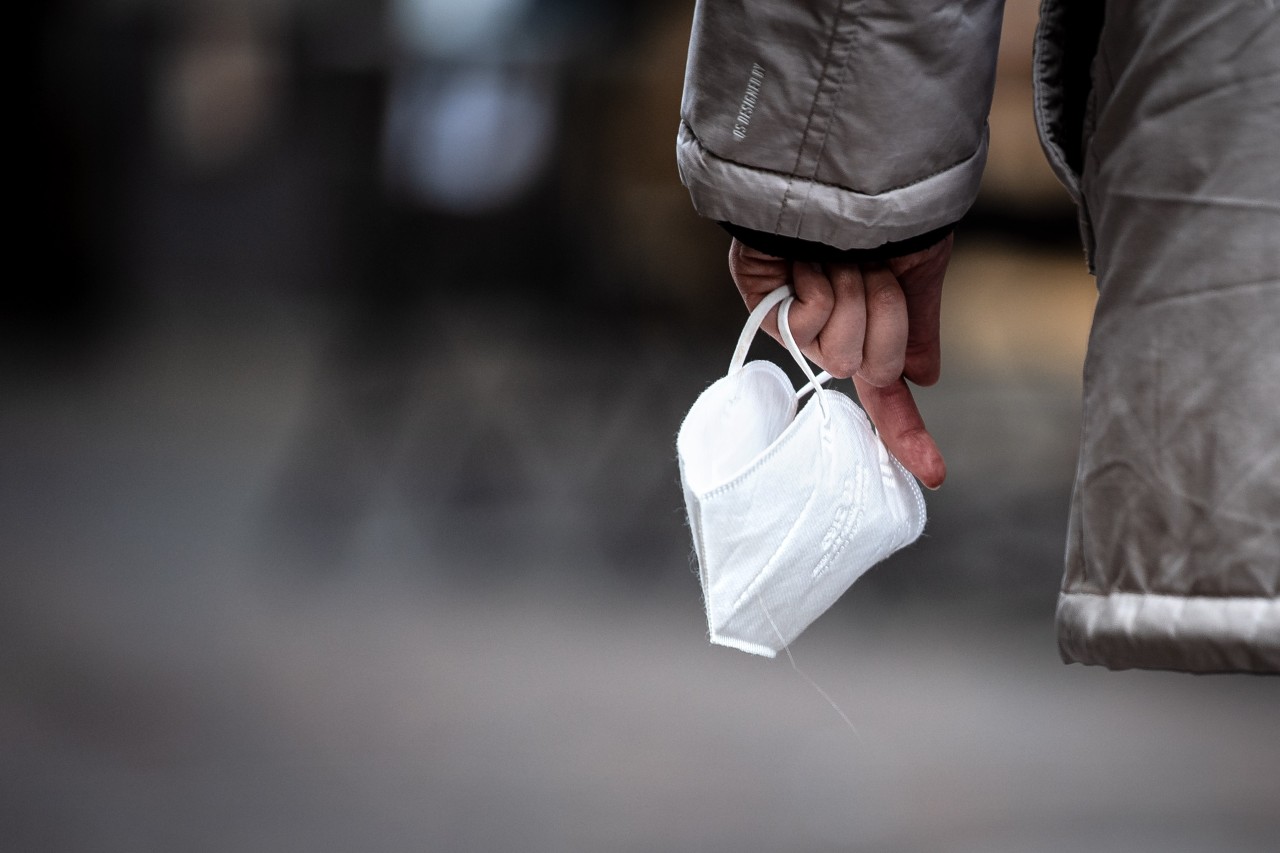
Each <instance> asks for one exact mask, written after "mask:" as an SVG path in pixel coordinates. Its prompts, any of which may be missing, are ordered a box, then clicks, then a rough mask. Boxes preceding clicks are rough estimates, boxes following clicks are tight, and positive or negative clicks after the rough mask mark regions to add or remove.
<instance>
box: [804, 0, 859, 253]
mask: <svg viewBox="0 0 1280 853" xmlns="http://www.w3.org/2000/svg"><path fill="white" fill-rule="evenodd" d="M843 10H844V7H843V6H842V7H841V12H842V13H843ZM839 25H840V16H837V18H836V29H837V30H838V29H839ZM857 35H858V33H857V30H856V29H855V30H854V31H853V32H852V33H850V35H849V41H848V44H847V45H846V46H845V56H844V62H842V63H840V74H839V77H838V78H837V80H836V89H835V91H834V92H832V93H831V110H833V111H834V110H835V109H836V107H837V106H838V105H839V103H840V95H841V94H842V93H843V92H844V87H845V84H846V83H848V82H849V77H850V74H849V66H850V65H851V64H852V61H853V54H854V42H855V41H856V40H857ZM833 41H834V40H833ZM825 80H826V74H825V73H824V74H823V81H825ZM818 85H819V88H821V86H822V83H821V82H819V84H818ZM815 100H816V98H815ZM834 123H835V122H834V121H833V119H832V117H831V115H828V116H827V121H826V124H825V125H824V126H823V128H822V139H821V140H820V141H819V143H818V151H817V153H816V154H815V155H814V157H813V172H812V174H810V175H809V176H808V178H807V179H806V180H808V182H809V184H808V189H807V190H806V192H805V194H804V203H803V204H802V205H801V207H800V219H801V221H803V219H804V212H805V211H806V210H807V209H808V208H809V197H810V196H812V195H813V185H814V183H815V181H816V179H817V177H818V167H819V166H820V165H821V164H822V155H823V154H825V153H826V150H827V140H828V139H830V138H831V125H832V124H834ZM799 227H800V223H799V222H797V223H796V230H797V231H799Z"/></svg>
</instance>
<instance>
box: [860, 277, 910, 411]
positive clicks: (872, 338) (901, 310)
mask: <svg viewBox="0 0 1280 853" xmlns="http://www.w3.org/2000/svg"><path fill="white" fill-rule="evenodd" d="M862 278H863V281H864V282H865V283H866V301H867V319H866V323H867V332H866V340H865V342H864V343H863V345H862V366H861V367H860V368H859V369H858V376H861V377H862V378H863V379H864V380H866V381H867V382H868V383H870V384H872V385H875V386H877V387H884V386H886V385H888V384H890V383H891V382H893V381H894V380H896V379H897V378H898V377H899V376H901V375H902V368H903V362H904V357H905V352H906V349H907V300H906V298H905V297H904V296H903V294H902V288H901V287H899V286H898V279H897V277H896V276H894V274H893V273H892V272H890V271H889V270H888V269H885V268H883V267H873V268H870V269H865V270H864V271H863V276H862Z"/></svg>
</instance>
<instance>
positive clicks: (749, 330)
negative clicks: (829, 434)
mask: <svg viewBox="0 0 1280 853" xmlns="http://www.w3.org/2000/svg"><path fill="white" fill-rule="evenodd" d="M794 301H795V297H794V296H792V292H791V286H790V285H786V284H784V285H782V287H779V288H777V289H776V290H773V291H771V292H769V293H768V294H767V295H766V296H765V297H764V299H761V300H760V303H759V304H758V305H756V307H755V308H753V309H752V311H751V314H750V316H748V317H747V324H746V325H745V326H743V327H742V334H741V335H740V336H739V337H738V346H737V347H736V348H735V349H734V351H733V358H732V359H731V360H730V362H729V374H730V375H732V374H734V373H737V372H738V371H739V370H741V369H742V366H743V365H744V364H746V362H747V350H748V349H750V348H751V341H752V340H754V339H755V336H756V333H757V332H759V331H760V325H761V324H762V323H764V318H765V317H767V316H769V312H770V311H772V310H773V308H774V306H775V305H779V304H781V305H782V308H781V309H780V310H779V312H778V329H779V330H780V331H781V332H782V340H783V343H784V344H785V345H786V347H787V351H788V352H790V353H791V357H792V358H794V359H795V360H796V363H797V364H799V365H800V369H801V370H803V371H804V375H805V378H806V379H808V380H809V381H808V382H807V383H806V384H805V385H804V387H802V388H801V389H800V390H799V391H797V392H796V399H797V400H799V399H801V398H803V397H804V396H805V395H806V394H808V393H809V392H810V391H813V390H814V389H816V388H819V387H820V386H821V385H822V384H823V383H824V382H827V381H828V380H830V379H831V374H830V373H827V372H826V371H825V370H824V371H822V372H821V373H819V374H818V375H816V376H815V375H814V373H813V369H812V368H810V367H809V362H808V361H807V360H806V359H805V357H804V354H803V353H802V352H800V347H798V346H797V345H796V339H795V336H794V335H792V334H791V323H790V321H789V320H788V319H787V318H788V316H789V313H790V309H791V303H792V302H794ZM818 404H819V405H820V406H822V413H823V414H824V415H825V414H826V413H827V404H826V402H825V401H824V400H823V399H822V395H821V394H819V395H818Z"/></svg>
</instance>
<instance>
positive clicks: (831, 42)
mask: <svg viewBox="0 0 1280 853" xmlns="http://www.w3.org/2000/svg"><path fill="white" fill-rule="evenodd" d="M844 12H845V4H844V3H841V4H840V6H839V8H838V9H837V11H836V15H835V18H834V19H832V21H831V34H830V35H829V36H827V49H826V50H825V51H824V52H823V55H822V75H821V76H820V77H819V78H818V85H817V86H815V87H814V89H813V100H812V101H811V102H810V104H809V115H808V116H807V117H806V118H805V122H804V133H802V134H800V145H799V146H797V147H796V164H795V165H794V166H792V167H791V174H790V175H789V176H788V180H787V188H786V189H785V190H783V192H782V202H781V203H780V204H779V205H778V218H777V219H776V220H774V223H773V233H775V234H779V233H781V228H782V217H783V215H785V214H786V212H787V202H788V200H789V199H790V197H791V186H792V184H793V183H795V181H796V178H797V177H799V175H798V172H799V171H800V162H801V160H803V159H804V152H805V149H806V148H807V147H808V142H809V129H810V128H811V127H813V117H814V115H815V114H816V113H817V111H818V100H819V98H820V97H821V96H822V84H823V83H825V82H826V80H827V75H828V74H829V73H830V70H831V51H832V49H833V48H834V46H835V43H836V34H837V33H838V32H839V31H840V20H841V19H842V18H843V17H844ZM829 121H830V118H829V117H828V122H829ZM694 138H695V139H696V138H697V137H694ZM698 144H699V145H701V144H702V143H698ZM704 148H705V146H704ZM814 170H815V171H814V174H817V171H816V170H817V164H816V161H815V164H814ZM808 180H813V178H812V177H810V178H809V179H808ZM790 236H792V237H795V236H797V235H795V234H792V235H790Z"/></svg>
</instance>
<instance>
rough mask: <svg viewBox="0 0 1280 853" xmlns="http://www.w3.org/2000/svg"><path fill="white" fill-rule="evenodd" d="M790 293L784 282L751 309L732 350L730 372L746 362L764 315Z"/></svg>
mask: <svg viewBox="0 0 1280 853" xmlns="http://www.w3.org/2000/svg"><path fill="white" fill-rule="evenodd" d="M790 295H791V287H790V286H789V285H785V284H784V285H782V287H779V288H778V289H777V290H774V291H772V292H770V293H769V294H768V295H767V296H765V298H764V299H761V300H760V304H759V305H757V306H756V307H755V308H754V309H752V311H751V314H750V316H748V317H747V325H745V326H743V327H742V334H741V335H739V336H738V346H737V348H736V349H735V350H734V351H733V360H732V361H730V362H729V373H730V374H734V373H737V372H738V371H739V370H741V369H742V365H744V364H746V363H747V350H748V349H750V348H751V341H753V340H754V339H755V336H756V332H758V331H760V324H761V323H763V322H764V318H765V317H767V316H769V312H770V311H772V310H773V306H775V305H777V304H778V303H779V302H781V301H782V300H784V299H786V298H787V297H788V296H790Z"/></svg>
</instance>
